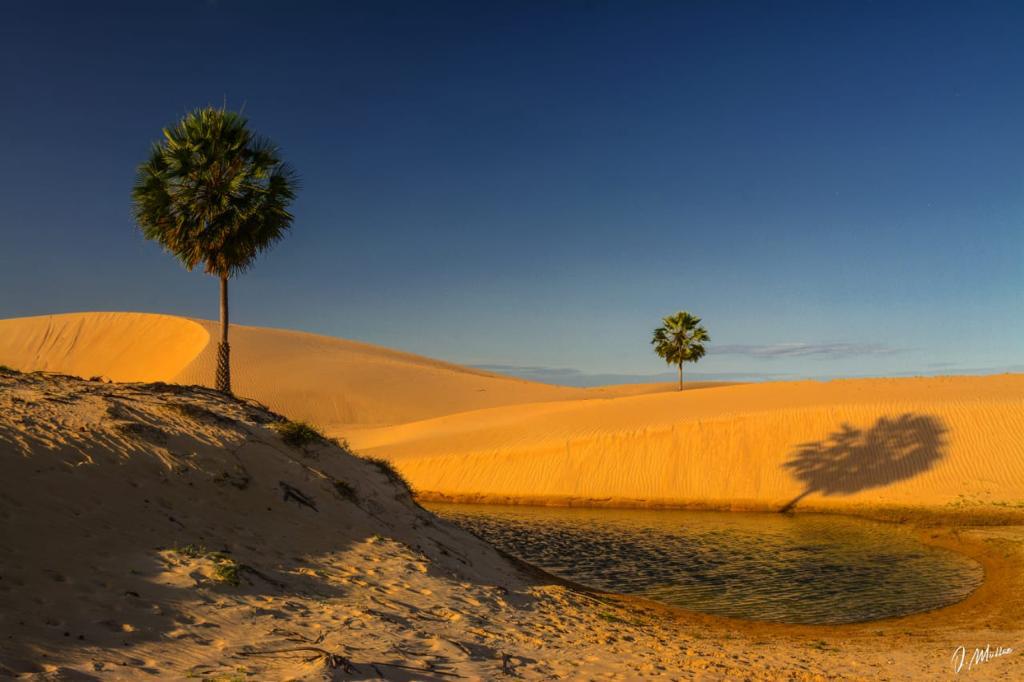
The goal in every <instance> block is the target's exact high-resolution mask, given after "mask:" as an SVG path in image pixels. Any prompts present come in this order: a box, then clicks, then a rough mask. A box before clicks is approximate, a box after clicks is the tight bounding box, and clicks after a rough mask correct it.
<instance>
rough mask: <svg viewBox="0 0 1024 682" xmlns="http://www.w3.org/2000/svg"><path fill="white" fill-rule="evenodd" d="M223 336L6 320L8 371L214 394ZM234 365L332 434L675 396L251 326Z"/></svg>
mask: <svg viewBox="0 0 1024 682" xmlns="http://www.w3.org/2000/svg"><path fill="white" fill-rule="evenodd" d="M219 333H220V327H219V323H217V322H211V321H207V320H191V319H186V318H181V317H173V316H169V315H151V314H144V313H68V314H63V315H46V316H40V317H27V318H16V319H10V320H0V364H6V365H8V366H9V367H12V368H14V369H18V370H22V371H35V370H46V371H52V372H63V373H66V374H72V375H75V376H81V377H85V378H89V377H91V376H94V375H99V376H104V377H106V378H109V379H112V380H114V381H165V382H172V383H185V384H200V385H211V384H212V380H213V376H214V369H215V367H216V358H217V355H216V350H217V346H216V339H218V338H219ZM210 339H213V342H210ZM231 354H232V355H231V357H232V365H233V366H232V374H233V380H234V389H235V392H236V393H237V394H238V395H243V396H248V397H251V398H255V399H257V400H259V401H260V402H262V403H264V404H266V405H268V406H269V407H271V408H272V409H274V410H277V411H279V412H282V413H284V414H287V415H289V416H291V417H292V418H295V419H305V420H309V421H312V422H315V423H317V424H319V425H321V426H322V427H324V428H327V429H329V430H332V431H336V430H338V429H340V428H343V427H350V426H353V425H389V424H400V423H404V422H409V421H414V420H420V419H428V418H430V417H437V416H440V415H445V414H452V413H456V412H464V411H466V410H476V409H481V408H488V407H496V406H500V405H511V404H517V403H529V402H545V401H552V400H569V399H578V398H587V397H599V398H600V397H610V396H616V395H627V394H635V393H646V392H652V391H663V390H666V389H668V388H671V385H670V384H649V385H629V386H622V387H617V386H615V387H602V388H594V389H584V388H570V387H564V386H552V385H549V384H542V383H537V382H533V381H526V380H524V379H516V378H514V377H508V376H503V375H499V374H493V373H490V372H485V371H483V370H477V369H473V368H470V367H463V366H460V365H455V364H451V363H447V362H442V361H440V360H434V359H431V358H426V357H423V356H419V355H413V354H411V353H403V352H401V351H396V350H391V349H388V348H382V347H380V346H374V345H371V344H366V343H359V342H357V341H349V340H346V339H338V338H333V337H328V336H319V335H316V334H307V333H303V332H294V331H285V330H280V329H265V328H260V327H246V326H239V325H232V327H231ZM700 385H702V384H693V386H700Z"/></svg>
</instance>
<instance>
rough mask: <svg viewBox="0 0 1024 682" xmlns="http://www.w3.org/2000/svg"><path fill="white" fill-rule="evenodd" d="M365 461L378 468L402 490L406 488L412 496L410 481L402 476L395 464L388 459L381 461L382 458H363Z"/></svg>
mask: <svg viewBox="0 0 1024 682" xmlns="http://www.w3.org/2000/svg"><path fill="white" fill-rule="evenodd" d="M363 459H365V460H366V461H367V462H369V463H370V464H372V465H373V466H375V467H377V469H378V470H379V471H380V472H381V473H382V474H384V475H385V476H387V477H388V480H389V481H391V482H392V483H394V484H395V485H397V486H399V487H401V488H404V489H405V491H406V492H408V493H409V494H410V495H412V486H411V485H410V484H409V481H407V480H406V478H405V476H403V475H402V472H401V471H399V470H398V469H396V468H395V465H394V464H392V463H391V462H389V461H388V460H386V459H381V458H380V457H363Z"/></svg>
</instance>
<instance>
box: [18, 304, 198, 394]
mask: <svg viewBox="0 0 1024 682" xmlns="http://www.w3.org/2000/svg"><path fill="white" fill-rule="evenodd" d="M209 339H210V336H209V334H208V333H207V331H206V328H205V327H204V326H203V325H201V324H197V323H195V322H193V321H191V320H188V319H185V318H183V317H173V316H171V315H152V314H148V313H70V314H67V315H42V316H39V317H20V318H14V319H9V320H0V364H4V365H7V366H8V367H12V368H14V369H18V370H23V371H26V372H30V371H36V370H43V371H48V372H60V373H63V374H71V375H74V376H81V377H85V378H89V377H92V376H102V377H105V378H107V379H110V380H112V381H170V380H172V379H173V378H174V377H176V376H178V374H179V373H180V372H181V371H182V370H183V369H184V368H185V367H187V366H188V365H189V364H190V363H191V362H192V361H193V360H194V359H195V358H196V356H197V355H199V354H200V353H201V352H202V351H203V349H204V348H205V347H206V346H207V344H208V342H209Z"/></svg>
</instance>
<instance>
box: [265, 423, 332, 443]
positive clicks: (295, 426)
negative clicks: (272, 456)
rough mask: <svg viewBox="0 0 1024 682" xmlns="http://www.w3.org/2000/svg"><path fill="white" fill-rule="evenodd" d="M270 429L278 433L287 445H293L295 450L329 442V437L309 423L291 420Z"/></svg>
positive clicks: (274, 425)
mask: <svg viewBox="0 0 1024 682" xmlns="http://www.w3.org/2000/svg"><path fill="white" fill-rule="evenodd" d="M270 428H272V429H274V430H275V431H277V433H278V435H280V436H281V440H283V441H284V442H285V444H286V445H291V446H292V447H295V448H304V447H306V446H307V445H312V444H313V443H324V442H327V437H326V436H325V435H324V434H323V432H322V431H320V429H318V428H317V427H315V426H313V425H312V424H310V423H308V422H293V421H290V420H289V421H283V422H279V423H277V424H273V425H271V427H270Z"/></svg>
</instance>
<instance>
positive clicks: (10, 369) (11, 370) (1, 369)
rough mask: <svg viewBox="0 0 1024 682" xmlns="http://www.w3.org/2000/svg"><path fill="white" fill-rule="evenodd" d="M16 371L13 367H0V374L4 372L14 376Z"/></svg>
mask: <svg viewBox="0 0 1024 682" xmlns="http://www.w3.org/2000/svg"><path fill="white" fill-rule="evenodd" d="M15 371H16V370H15V369H14V368H13V367H8V366H7V365H0V372H6V373H7V374H14V372H15Z"/></svg>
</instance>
